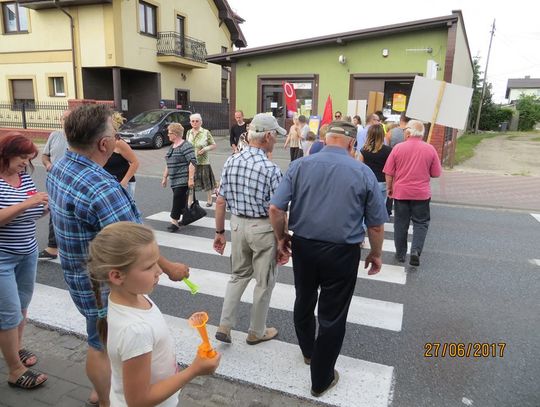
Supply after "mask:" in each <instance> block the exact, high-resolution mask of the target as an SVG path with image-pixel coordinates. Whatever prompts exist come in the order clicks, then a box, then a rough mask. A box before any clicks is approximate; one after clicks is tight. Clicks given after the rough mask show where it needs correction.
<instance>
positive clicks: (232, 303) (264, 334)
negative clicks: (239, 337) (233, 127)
mask: <svg viewBox="0 0 540 407" xmlns="http://www.w3.org/2000/svg"><path fill="white" fill-rule="evenodd" d="M248 134H249V137H248V138H249V145H248V146H247V147H245V148H244V149H243V150H242V151H241V152H240V153H238V154H235V155H232V156H230V157H229V158H228V159H227V161H226V162H225V164H224V166H223V172H222V174H221V184H220V187H219V193H218V197H217V200H216V212H215V220H216V237H215V239H214V250H216V251H217V252H218V253H219V254H223V251H224V250H225V244H226V240H225V205H227V207H228V208H229V210H230V212H231V213H232V216H231V220H230V225H231V268H232V275H231V278H230V280H229V282H228V283H227V289H226V292H225V297H224V299H223V309H222V312H221V320H220V323H219V328H218V329H217V332H216V339H218V340H220V341H222V342H226V343H231V329H232V328H234V326H235V323H236V311H237V308H238V304H239V303H240V299H241V297H242V294H243V293H244V290H245V289H246V287H247V285H248V283H249V282H250V280H251V279H252V278H254V279H255V281H256V282H257V284H256V285H255V288H254V290H253V305H252V307H251V319H250V324H249V331H248V336H247V338H246V342H247V343H248V344H249V345H256V344H258V343H260V342H263V341H268V340H270V339H273V338H275V337H276V336H277V334H278V331H277V329H275V328H268V327H266V317H267V315H268V308H269V306H270V297H271V295H272V290H273V288H274V285H275V282H276V277H277V276H276V274H277V267H276V263H279V264H285V263H286V262H287V261H288V259H289V258H288V256H285V257H284V258H279V259H278V258H276V254H277V251H276V246H277V244H276V240H275V237H274V232H273V230H272V225H271V224H270V220H269V218H268V206H269V204H270V198H271V197H272V195H273V194H274V192H275V191H276V188H277V186H278V185H279V183H280V181H281V179H282V177H283V176H282V173H281V170H280V169H279V167H278V166H277V165H276V164H274V163H273V162H272V161H270V160H269V159H268V158H267V154H268V153H271V152H272V150H273V148H274V144H275V143H276V138H277V134H281V135H285V134H287V132H286V131H285V129H283V128H282V127H280V126H279V125H278V123H277V121H276V119H275V117H273V116H270V115H267V114H262V113H260V114H257V115H255V117H254V118H253V120H252V122H251V124H250V125H249V131H248Z"/></svg>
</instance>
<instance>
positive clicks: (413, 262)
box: [409, 252, 420, 267]
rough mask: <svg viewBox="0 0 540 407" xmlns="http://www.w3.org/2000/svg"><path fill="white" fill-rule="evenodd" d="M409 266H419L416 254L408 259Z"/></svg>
mask: <svg viewBox="0 0 540 407" xmlns="http://www.w3.org/2000/svg"><path fill="white" fill-rule="evenodd" d="M409 264H410V265H411V266H414V267H418V266H419V265H420V255H419V254H418V253H416V252H412V253H411V258H410V259H409Z"/></svg>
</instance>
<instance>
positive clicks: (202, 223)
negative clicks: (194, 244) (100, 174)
mask: <svg viewBox="0 0 540 407" xmlns="http://www.w3.org/2000/svg"><path fill="white" fill-rule="evenodd" d="M146 219H150V220H157V221H160V222H170V221H171V216H170V212H165V211H163V212H158V213H155V214H153V215H150V216H147V217H146ZM191 225H193V226H199V227H203V228H208V229H215V227H216V224H215V219H214V217H212V216H205V217H204V218H201V219H199V220H198V221H196V222H193V223H192V224H191ZM225 230H229V231H230V230H231V224H230V222H229V221H228V220H225ZM384 231H385V232H391V233H394V224H393V223H390V222H387V223H385V224H384ZM408 233H409V234H412V226H409V232H408Z"/></svg>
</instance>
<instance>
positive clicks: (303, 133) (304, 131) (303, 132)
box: [300, 124, 309, 151]
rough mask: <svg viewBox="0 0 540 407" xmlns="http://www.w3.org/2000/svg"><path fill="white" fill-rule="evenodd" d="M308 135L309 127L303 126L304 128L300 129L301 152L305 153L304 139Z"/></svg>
mask: <svg viewBox="0 0 540 407" xmlns="http://www.w3.org/2000/svg"><path fill="white" fill-rule="evenodd" d="M308 133H309V125H308V124H304V126H303V127H302V128H301V129H300V148H301V149H302V150H303V151H306V137H307V134H308Z"/></svg>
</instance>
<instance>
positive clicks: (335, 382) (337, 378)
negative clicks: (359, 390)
mask: <svg viewBox="0 0 540 407" xmlns="http://www.w3.org/2000/svg"><path fill="white" fill-rule="evenodd" d="M338 381H339V373H338V371H337V370H334V380H332V383H330V384H329V385H328V387H327V388H326V389H324V390H323V391H315V390H313V389H311V395H312V396H313V397H321V396H323V395H324V393H326V392H327V391H328V390H330V389H331V388H332V387H335V385H336V384H337V382H338Z"/></svg>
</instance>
